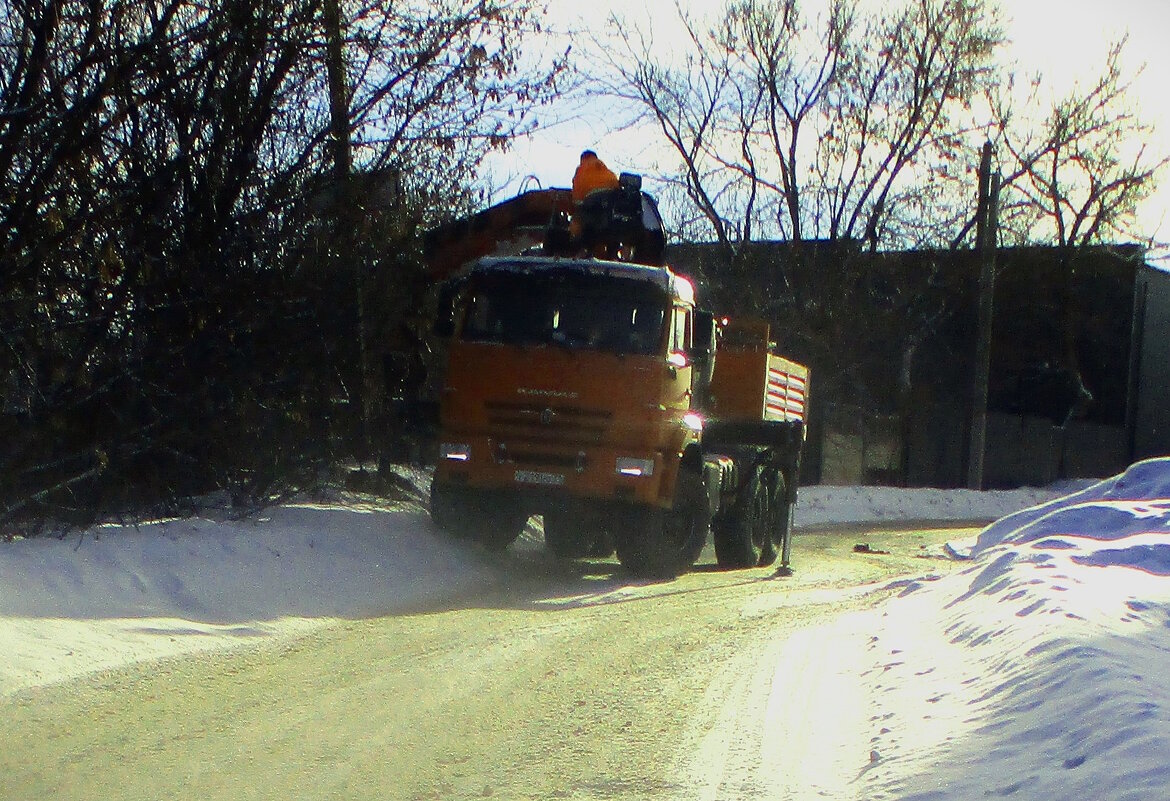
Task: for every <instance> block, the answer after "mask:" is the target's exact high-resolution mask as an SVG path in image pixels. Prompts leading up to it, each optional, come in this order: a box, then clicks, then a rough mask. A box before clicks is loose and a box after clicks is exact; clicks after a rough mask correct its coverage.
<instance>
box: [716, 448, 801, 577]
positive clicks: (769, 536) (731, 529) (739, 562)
mask: <svg viewBox="0 0 1170 801" xmlns="http://www.w3.org/2000/svg"><path fill="white" fill-rule="evenodd" d="M787 506H788V503H787V494H786V491H785V486H784V477H783V475H781V474H780V473H778V472H774V471H771V470H764V469H756V470H754V471H753V472H752V475H751V478H750V479H748V483H747V485H746V486H745V487H744V488H743V489H741V490H740V495H739V499H738V500H737V502H736V504H735V506H734V507H733V508H732V509H731V510H730V511H729V512H728V513H727V514H725V515H721V516H720V518H719V519H718V520H717V521H716V523H715V525H714V526H713V532H712V533H713V539H714V541H715V559H716V561H717V562H718V563H719V566H720V567H721V568H723V569H725V570H738V569H742V568H747V567H760V566H765V565H770V564H772V563H773V562H775V561H776V548H775V545H774V542H773V541H774V540H775V539H777V537H778V534H779V529H778V526H779V525H780V520H781V517H780V515H782V514H784V515H786V514H787Z"/></svg>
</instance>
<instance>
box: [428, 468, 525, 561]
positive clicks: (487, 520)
mask: <svg viewBox="0 0 1170 801" xmlns="http://www.w3.org/2000/svg"><path fill="white" fill-rule="evenodd" d="M431 519H432V520H434V521H435V524H436V525H437V526H438V527H439V528H441V529H443V530H444V531H446V532H447V533H448V534H450V535H451V536H453V537H455V538H456V539H461V540H469V541H471V542H478V543H479V544H480V545H482V546H483V547H485V548H487V549H489V550H493V551H502V550H504V549H505V548H507V547H508V546H509V545H511V544H512V543H513V542H515V540H516V538H517V537H519V536H520V532H521V531H522V530H523V529H524V524H525V523H526V522H527V521H528V515H526V514H525V513H524V512H523V511H522V510H521V509H520V507H519V505H518V504H517V503H516V502H515V501H514V500H513V499H511V498H509V497H507V496H506V495H501V494H500V493H494V492H485V491H483V490H475V489H468V488H467V487H453V486H450V485H447V484H440V483H438V482H436V481H432V482H431Z"/></svg>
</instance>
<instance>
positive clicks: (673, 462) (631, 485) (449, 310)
mask: <svg viewBox="0 0 1170 801" xmlns="http://www.w3.org/2000/svg"><path fill="white" fill-rule="evenodd" d="M448 298H449V300H448V301H447V302H446V303H445V304H444V305H445V306H446V308H445V309H444V311H443V313H442V316H443V317H444V318H445V319H446V320H448V321H449V322H448V323H447V325H448V326H449V327H448V333H449V334H450V341H449V346H448V366H447V376H446V382H445V385H444V387H443V390H442V395H441V398H440V413H439V420H440V432H441V434H440V446H439V461H438V465H437V467H436V471H435V478H434V490H433V497H434V499H435V501H436V502H437V504H438V506H439V508H444V507H447V508H448V510H449V511H450V512H451V513H452V514H451V515H449V516H448V522H450V523H452V524H454V526H455V528H457V529H459V530H461V531H462V532H463V533H465V534H467V535H468V536H471V537H473V538H475V539H478V540H480V541H483V542H486V543H489V544H494V545H496V546H501V545H507V544H508V543H509V542H511V541H512V539H514V538H515V537H516V536H517V535H518V534H519V532H520V527H521V526H522V525H523V522H524V521H525V520H527V518H528V517H529V516H530V515H532V514H540V515H543V516H544V519H545V527H546V535H547V534H548V532H549V531H550V530H552V531H553V535H552V539H551V540H550V546H551V547H553V549H554V550H557V551H558V552H562V553H563V554H564V555H584V554H585V553H588V552H592V553H596V552H599V551H603V550H605V549H606V548H607V546H608V543H609V541H611V540H612V536H613V532H612V529H613V528H614V526H613V523H612V518H613V516H614V512H615V510H617V511H620V510H622V509H628V508H630V507H636V508H649V509H660V510H668V509H670V508H671V507H672V506H673V504H674V500H675V495H676V492H675V484H676V480H677V476H678V472H679V467H680V457H681V454H682V453H684V452H685V451H686V450H687V448H688V447H690V446H693V445H696V444H697V443H698V441H699V436H700V432H701V421H700V418H699V417H698V415H697V414H696V413H695V409H694V406H693V403H692V401H693V398H694V393H693V389H692V378H693V371H694V370H695V364H694V361H695V359H694V352H693V348H692V343H693V330H694V317H695V294H694V287H693V286H692V284H691V283H690V281H689V280H687V279H686V278H683V277H681V276H679V275H676V274H675V273H673V272H671V271H670V270H669V269H668V268H666V267H654V266H646V265H639V264H628V263H622V262H607V261H598V260H594V259H549V258H543V257H511V258H489V259H484V260H481V261H480V262H478V263H477V264H476V265H475V266H474V267H473V268H472V269H471V270H470V271H468V273H467V274H466V275H464V276H461V277H460V278H459V279H457V281H456V282H455V283H454V284H453V285H452V286H451V289H450V291H449V292H448ZM455 507H458V508H455ZM460 515H469V516H470V519H469V520H466V521H463V522H456V521H455V520H454V519H452V518H455V517H457V516H460ZM440 516H442V514H440ZM557 528H562V529H566V531H565V532H564V536H560V537H558V534H557V533H556V531H555V530H556V529H557ZM569 528H572V529H573V531H574V533H573V534H571V535H570V534H569V533H568V531H567V529H569ZM472 529H475V530H472Z"/></svg>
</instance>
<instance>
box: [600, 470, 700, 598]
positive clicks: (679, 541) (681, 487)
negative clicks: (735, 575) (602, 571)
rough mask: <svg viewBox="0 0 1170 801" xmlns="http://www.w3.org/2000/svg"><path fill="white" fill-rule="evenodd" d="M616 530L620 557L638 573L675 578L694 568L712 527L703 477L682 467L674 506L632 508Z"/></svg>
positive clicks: (616, 543) (648, 576) (633, 571)
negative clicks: (692, 566) (664, 507)
mask: <svg viewBox="0 0 1170 801" xmlns="http://www.w3.org/2000/svg"><path fill="white" fill-rule="evenodd" d="M629 516H630V519H628V520H623V521H622V522H623V525H621V526H619V527H618V530H617V531H616V532H615V534H614V544H615V545H616V546H617V555H618V561H620V562H621V563H622V567H624V568H626V570H628V571H630V572H631V573H633V574H634V575H635V576H640V577H646V578H673V577H674V576H677V575H678V574H679V573H681V572H682V571H684V570H687V569H688V568H690V566H691V565H693V564H694V563H695V560H696V559H698V558H699V554H700V553H702V552H703V546H704V545H706V544H707V532H708V531H710V529H711V516H710V512H709V511H708V505H707V494H706V490H705V489H704V487H703V478H702V476H701V475H699V474H698V473H695V472H693V471H691V470H685V469H684V470H680V471H679V474H678V482H677V486H676V489H675V500H674V507H673V508H672V509H669V510H662V509H637V510H631V511H630V513H629Z"/></svg>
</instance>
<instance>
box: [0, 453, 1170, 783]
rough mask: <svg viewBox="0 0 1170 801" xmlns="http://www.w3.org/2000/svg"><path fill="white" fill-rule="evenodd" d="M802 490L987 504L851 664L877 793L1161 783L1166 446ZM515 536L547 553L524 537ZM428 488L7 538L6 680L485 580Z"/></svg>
mask: <svg viewBox="0 0 1170 801" xmlns="http://www.w3.org/2000/svg"><path fill="white" fill-rule="evenodd" d="M1070 489H1075V488H1067V487H1066V488H1063V489H1059V488H1048V489H1023V490H1013V491H1003V492H971V491H965V490H950V491H943V490H930V489H925V490H901V489H891V488H880V487H870V488H866V487H808V488H804V489H802V490H801V500H800V503H799V505H798V508H797V515H796V524H797V531H798V533H797V540H796V547H797V549H798V548H799V531H800V529H802V528H806V529H807V528H815V527H817V526H824V525H830V524H833V523H837V522H849V523H867V522H876V523H881V524H883V525H888V524H891V523H898V522H901V521H930V522H945V521H991V520H996V522H994V523H993V524H992V525H990V526H988V527H987V528H986V529H984V530H983V532H982V533H981V534H980V535H979V538H978V540H977V541H976V542H969V543H956V546H955V548H954V550H955V552H956V553H963V554H969V556H968V558H969V560H970V566H969V567H967V568H965V569H963V570H961V571H958V572H956V573H953V574H950V575H947V576H945V577H943V578H938V579H933V580H931V579H919V580H914V581H907V582H905V583H904V585H899V586H898V587H897V589H899V590H900V593H899V595H898V597H895V598H893V599H892V600H890V601H888V602H886V603H884V604H883V605H882V606H881V607H880V608H879V609H878V610H877V611H875V612H873V613H867V614H870V615H871V617H870V618H866V619H864V621H863V622H864V625H865V626H866V629H865V630H866V632H867V634H868V645H867V650H866V654H867V658H866V659H864V660H863V661H862V663H861V664H858V665H857V666H856V671H857V674H859V676H860V679H859V681H860V686H861V688H862V690H863V693H862V695H863V697H865V698H866V699H867V702H868V705H869V708H868V710H867V715H868V722H869V726H870V728H871V730H872V741H871V745H872V750H871V761H870V764H869V766H868V767H867V768H866V770H865V771H863V775H861V776H858V777H855V778H853V779H851V782H852V783H853V786H854V787H855V788H856V789H858V791H859V792H860V791H861V788H863V787H864V788H865V795H866V797H870V798H899V799H901V798H910V799H920V800H921V801H926V800H927V799H967V798H975V797H986V796H989V795H990V796H1001V795H1004V796H1006V795H1015V796H1017V797H1021V798H1037V799H1039V798H1065V797H1082V798H1094V799H1106V798H1109V799H1128V798H1134V799H1137V798H1141V799H1149V798H1151V797H1161V796H1162V795H1163V794H1164V793H1165V790H1164V788H1165V787H1167V786H1170V768H1167V767H1166V766H1165V764H1164V762H1165V760H1164V756H1163V755H1164V754H1165V753H1167V751H1168V750H1170V678H1168V677H1167V674H1166V671H1165V670H1164V667H1163V666H1164V663H1165V661H1166V658H1167V654H1168V653H1170V459H1161V460H1151V461H1148V462H1144V463H1139V464H1138V465H1135V466H1133V467H1132V468H1130V470H1128V471H1127V472H1126V473H1124V474H1122V475H1120V476H1117V477H1114V478H1111V479H1108V480H1105V481H1103V482H1099V483H1095V484H1092V485H1090V486H1087V487H1084V488H1083V489H1080V490H1078V491H1074V492H1072V493H1071V494H1068V493H1069V491H1070ZM520 547H532V543H531V542H529V543H521V544H520ZM499 570H500V566H499V563H498V562H497V561H493V560H492V559H490V558H488V557H486V556H484V555H479V554H477V553H475V552H472V551H469V550H466V549H460V548H458V547H457V546H455V545H452V544H451V543H448V542H446V541H444V540H442V539H440V538H438V537H436V536H435V535H434V531H433V530H432V528H431V526H430V523H429V521H428V520H427V518H426V514H425V512H424V511H423V510H422V509H421V508H420V507H418V506H417V505H413V504H400V505H398V506H397V507H395V508H386V507H381V506H376V505H373V504H369V503H359V502H357V501H355V500H354V499H353V498H347V497H339V498H337V499H335V500H334V501H333V502H330V503H320V502H318V503H290V504H287V505H284V506H281V507H279V508H276V509H273V510H269V511H268V512H265V513H263V514H261V515H257V516H255V517H253V518H251V519H248V520H234V519H230V518H228V517H226V516H225V517H224V518H222V519H215V518H214V516H205V517H201V518H197V519H186V520H167V521H157V522H153V523H149V524H145V525H139V526H137V527H132V526H119V525H106V526H100V527H96V528H93V529H90V530H88V531H86V532H84V533H76V534H73V535H71V536H69V537H66V538H64V539H54V538H42V539H34V540H16V541H14V542H7V543H0V649H3V652H4V653H5V654H6V658H5V659H4V660H3V661H2V662H0V695H4V694H10V693H12V692H15V691H18V690H20V689H21V688H27V687H31V686H36V685H42V684H48V683H53V682H60V681H64V680H68V679H70V678H72V677H76V676H79V675H83V674H85V673H89V672H92V671H97V670H102V669H107V668H113V667H117V666H119V665H124V664H126V663H128V662H132V661H138V660H147V659H154V658H160V657H167V656H174V655H177V654H182V653H190V652H194V651H197V650H205V649H218V648H227V647H231V646H232V645H233V644H237V643H242V642H248V641H250V640H252V639H254V638H256V637H267V636H273V635H284V634H296V633H298V632H302V631H309V630H312V629H314V628H317V627H321V626H327V625H329V624H330V623H331V622H332V621H335V620H337V619H344V618H352V617H355V616H365V615H374V614H385V613H387V612H392V611H399V610H408V609H411V608H417V607H420V606H424V605H427V604H432V603H435V602H437V601H440V600H448V599H452V598H453V597H455V596H458V595H460V594H463V593H470V592H475V591H477V590H481V589H485V588H488V587H490V586H492V585H493V583H494V582H496V581H498V579H499V575H500V574H499Z"/></svg>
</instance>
